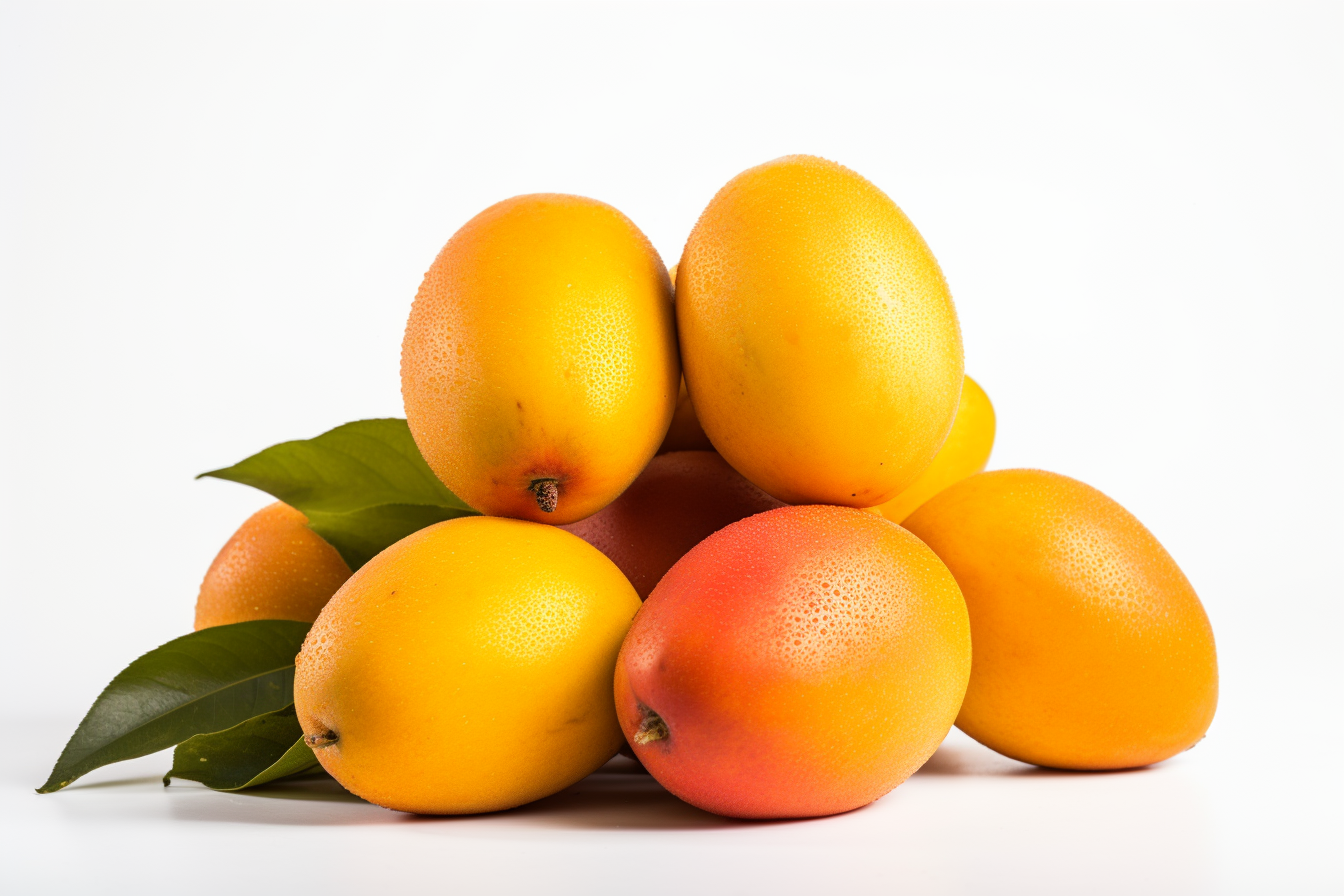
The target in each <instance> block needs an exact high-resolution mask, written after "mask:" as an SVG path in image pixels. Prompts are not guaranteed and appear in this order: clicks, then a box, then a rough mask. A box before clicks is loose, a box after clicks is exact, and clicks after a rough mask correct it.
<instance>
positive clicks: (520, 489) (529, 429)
mask: <svg viewBox="0 0 1344 896" xmlns="http://www.w3.org/2000/svg"><path fill="white" fill-rule="evenodd" d="M680 375H681V370H680V362H679V360H678V357H677V335H676V327H675V322H674V320H673V310H672V285H671V282H670V281H669V280H668V276H667V269H666V268H664V267H663V263H662V260H661V259H659V257H658V253H657V252H655V251H654V249H653V246H652V244H650V243H649V241H648V239H647V238H646V237H645V236H644V234H643V233H641V232H640V230H639V228H637V227H636V226H635V225H634V224H633V223H632V222H631V221H630V219H629V218H627V217H626V216H625V215H623V214H621V213H620V212H619V211H617V210H616V209H614V208H612V207H611V206H609V205H606V204H604V203H601V202H598V201H596V200H594V199H585V198H583V197H581V196H563V195H556V194H538V195H532V196H518V197H515V198H513V199H508V200H505V201H504V202H500V203H498V204H496V205H493V206H491V207H490V208H488V209H486V210H485V211H483V212H481V213H480V214H479V215H477V216H476V217H474V218H472V219H471V220H470V221H468V222H467V223H466V224H465V225H463V226H462V229H460V230H459V231H457V233H455V234H453V236H452V238H451V239H450V240H448V243H447V245H445V246H444V247H443V250H442V251H441V252H440V253H439V255H438V257H437V258H436V259H435V260H434V264H433V265H431V266H430V269H429V272H428V273H426V274H425V279H424V282H423V283H422V284H421V285H420V291H419V293H417V295H416V297H415V303H414V304H413V305H412V307H411V314H410V318H409V319H408V320H407V322H406V335H405V337H404V339H403V341H402V346H401V393H402V398H403V400H404V402H405V406H406V422H407V423H408V424H409V425H410V428H411V435H413V436H414V437H415V443H416V445H417V446H419V448H420V452H421V454H423V455H424V458H425V461H426V462H428V464H429V466H430V469H432V470H433V471H434V473H435V474H436V475H437V476H438V477H439V478H440V479H442V480H443V482H444V484H445V485H447V486H448V487H449V488H450V489H452V491H453V493H454V494H456V495H457V496H458V497H459V498H461V499H462V500H463V501H465V502H467V504H468V505H470V506H471V507H473V508H475V509H476V510H479V511H481V512H482V513H485V514H490V515H492V516H511V517H518V518H522V519H530V520H535V521H537V522H544V523H572V522H574V521H575V520H580V519H583V518H584V517H585V516H588V515H589V514H592V513H596V512H597V511H598V510H601V509H602V508H603V507H605V506H606V505H607V504H609V503H611V501H612V500H613V499H614V498H615V497H616V496H617V495H619V494H620V493H621V492H623V491H624V490H625V489H626V487H627V486H629V485H630V483H631V482H633V481H634V479H635V477H636V476H638V475H639V473H640V471H641V470H643V469H644V467H645V465H646V464H647V463H648V462H649V459H650V458H652V457H653V455H654V453H655V452H656V451H657V450H658V446H659V445H660V444H661V443H662V441H663V436H664V435H666V433H667V428H668V424H669V422H670V421H671V419H672V412H673V409H674V407H675V405H676V399H677V383H678V382H679V378H680Z"/></svg>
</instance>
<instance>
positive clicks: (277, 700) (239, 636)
mask: <svg viewBox="0 0 1344 896" xmlns="http://www.w3.org/2000/svg"><path fill="white" fill-rule="evenodd" d="M310 627H311V626H310V625H309V624H308V623H306V622H291V621H289V620H280V619H263V620H257V621H253V622H238V623H234V624H233V625H221V626H216V627H214V628H207V629H202V630H201V631H199V632H192V633H191V634H189V635H184V636H183V637H181V638H176V639H174V640H172V641H169V642H168V643H167V644H164V645H163V646H162V647H158V648H155V649H154V650H151V651H150V652H149V653H147V654H145V655H144V656H142V657H140V658H139V659H138V660H136V661H135V662H133V663H131V664H130V665H129V666H127V667H126V668H125V669H124V670H122V672H121V673H120V674H119V675H117V677H116V678H114V679H112V683H111V684H109V685H108V686H107V687H106V688H105V689H104V690H103V692H102V694H100V695H99V696H98V699H97V700H95V701H94V703H93V707H92V708H91V709H90V710H89V712H88V714H87V715H85V716H84V721H82V722H80V723H79V727H78V728H77V729H75V733H74V735H73V736H71V738H70V742H69V743H67V744H66V745H65V749H64V750H63V751H62V752H61V758H60V759H58V760H56V767H55V768H53V769H52V770H51V777H50V778H48V779H47V783H45V784H43V785H42V786H41V787H40V788H38V791H37V792H38V793H51V792H53V791H56V790H60V789H61V788H62V787H64V786H66V785H67V784H69V783H70V782H71V781H74V780H75V779H76V778H78V777H80V776H81V775H85V774H88V773H89V772H91V771H93V770H94V769H96V768H99V767H100V766H104V765H108V764H110V763H113V762H120V761H121V760H123V759H134V758H135V757H137V756H146V755H148V754H150V753H157V752H158V751H159V750H163V749H166V748H168V747H171V746H174V745H175V744H180V743H182V741H184V740H186V739H187V738H189V737H193V736H195V735H197V734H209V733H211V732H214V731H223V730H224V729H226V728H232V727H233V726H234V725H237V724H238V723H239V722H244V721H246V720H248V719H250V718H252V717H253V716H256V715H260V714H261V713H265V712H272V711H274V710H277V709H283V708H284V707H285V706H287V705H289V704H290V703H293V702H294V658H295V656H296V655H297V654H298V652H299V648H300V647H301V646H303V638H304V635H306V634H307V633H308V629H309V628H310Z"/></svg>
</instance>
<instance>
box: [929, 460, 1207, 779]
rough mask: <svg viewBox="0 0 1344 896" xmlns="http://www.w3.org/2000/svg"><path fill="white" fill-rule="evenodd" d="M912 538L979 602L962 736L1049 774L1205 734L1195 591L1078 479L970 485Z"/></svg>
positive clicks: (1125, 764) (1118, 511)
mask: <svg viewBox="0 0 1344 896" xmlns="http://www.w3.org/2000/svg"><path fill="white" fill-rule="evenodd" d="M905 527H906V528H907V529H909V530H910V531H911V532H913V533H914V534H915V535H917V536H918V537H919V538H921V539H922V540H923V541H924V542H925V543H926V544H927V545H928V546H929V547H931V548H932V549H933V550H934V552H935V553H936V554H937V555H938V556H939V557H941V558H942V559H943V562H944V563H946V564H947V566H948V568H949V569H950V570H952V574H953V575H954V576H955V577H956V579H957V582H958V583H959V584H960V585H961V590H962V593H963V594H964V595H965V596H966V606H967V609H968V610H969V612H970V617H971V640H972V643H973V644H974V645H975V659H974V663H973V664H972V667H971V682H970V685H969V687H968V688H967V691H966V701H965V703H964V704H963V705H962V708H961V714H960V715H959V716H958V717H957V726H958V727H960V728H961V729H962V730H963V731H965V732H966V733H967V734H969V735H970V736H971V737H973V738H975V739H976V740H978V741H980V742H981V743H983V744H985V745H986V746H988V747H990V748H992V749H994V750H997V751H999V752H1000V753H1003V754H1004V755H1006V756H1011V757H1013V758H1014V759H1020V760H1022V761H1023V762H1032V763H1035V764H1037V765H1044V766H1051V767H1054V768H1067V769H1114V768H1131V767H1136V766H1142V765H1148V764H1150V763H1153V762H1160V761H1161V760H1163V759H1166V758H1168V757H1169V756H1173V755H1175V754H1176V753H1179V752H1181V751H1182V750H1186V749H1189V748H1190V747H1191V746H1193V745H1194V744H1195V743H1196V742H1198V741H1199V740H1200V738H1202V737H1203V736H1204V732H1205V731H1206V730H1207V729H1208V727H1209V723H1210V722H1211V721H1212V719H1213V713H1214V709H1215V708H1216V706H1217V704H1218V660H1217V655H1216V652H1215V650H1214V643H1213V630H1212V628H1211V627H1210V626H1209V619H1208V616H1206V615H1205V613H1204V607H1203V606H1202V605H1201V604H1200V601H1199V598H1198V597H1197V596H1196V594H1195V591H1194V589H1193V588H1192V587H1191V586H1190V582H1189V581H1188V580H1187V579H1186V577H1185V575H1184V574H1183V573H1182V572H1181V570H1180V568H1179V567H1178V566H1177V565H1176V562H1175V561H1174V560H1172V559H1171V556H1170V555H1169V554H1168V553H1167V552H1166V550H1165V549H1163V547H1162V545H1160V544H1159V543H1158V541H1157V539H1156V538H1154V537H1153V536H1152V534H1151V533H1150V532H1149V531H1148V530H1147V529H1145V528H1144V527H1143V524H1142V523H1140V522H1139V521H1138V520H1137V519H1135V518H1134V517H1133V516H1132V515H1131V514H1130V513H1129V512H1128V511H1126V510H1125V509H1124V508H1123V507H1121V506H1120V505H1119V504H1117V503H1116V502H1115V501H1112V500H1111V499H1110V498H1108V497H1106V496H1105V495H1103V494H1102V493H1101V492H1099V491H1097V490H1096V489H1094V488H1092V487H1091V486H1088V485H1084V484H1083V483H1081V482H1078V481H1077V480H1074V479H1070V478H1068V477H1067V476H1060V475H1058V474H1055V473H1045V472H1042V471H1040V470H1001V471H996V472H993V473H981V474H980V475H978V476H972V477H971V478H969V479H966V480H963V481H961V482H959V483H957V484H956V485H954V486H952V487H951V488H948V489H946V490H945V491H943V492H941V493H939V494H938V495H937V496H936V497H934V498H933V499H932V500H930V501H929V502H928V503H926V504H924V505H923V506H922V507H920V508H919V509H918V510H916V511H915V512H914V513H913V514H911V516H910V517H909V519H907V520H906V521H905Z"/></svg>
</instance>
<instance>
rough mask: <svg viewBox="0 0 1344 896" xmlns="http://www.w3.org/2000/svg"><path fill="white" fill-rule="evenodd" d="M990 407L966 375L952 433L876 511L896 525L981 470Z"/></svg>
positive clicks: (989, 445) (989, 441)
mask: <svg viewBox="0 0 1344 896" xmlns="http://www.w3.org/2000/svg"><path fill="white" fill-rule="evenodd" d="M994 426H995V420H994V405H992V404H991V403H990V401H989V396H988V395H986V394H985V390H984V389H982V388H980V384H979V383H977V382H976V381H975V380H973V379H971V378H970V377H969V376H968V377H966V378H965V380H964V382H963V384H962V387H961V400H960V401H958V402H957V415H956V417H955V418H954V419H953V421H952V431H951V432H949V433H948V434H947V439H946V440H945V441H944V442H943V446H942V447H941V448H939V449H938V454H937V455H936V456H935V457H934V458H933V463H931V464H929V465H928V467H926V468H925V469H924V472H923V473H920V474H919V478H918V479H916V480H915V481H914V482H912V483H910V485H908V486H906V487H905V489H903V490H902V491H901V493H900V494H899V495H897V496H896V497H894V498H892V499H891V500H890V501H888V502H887V503H885V504H880V505H878V507H877V512H878V513H880V514H882V516H884V517H886V518H887V519H889V520H891V521H892V522H893V523H900V522H903V521H904V520H905V518H906V517H908V516H909V515H910V514H911V513H913V512H914V511H915V508H917V507H918V506H919V505H921V504H923V503H924V502H925V501H927V500H929V499H930V498H932V497H933V496H934V495H936V494H938V493H939V492H940V491H942V490H943V489H945V488H947V487H948V486H949V485H952V484H953V483H954V482H960V481H961V480H963V479H965V478H967V477H968V476H974V475H975V474H976V473H979V472H982V471H983V470H984V469H985V464H987V463H989V453H990V451H991V450H992V449H993V448H994Z"/></svg>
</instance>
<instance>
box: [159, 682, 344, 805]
mask: <svg viewBox="0 0 1344 896" xmlns="http://www.w3.org/2000/svg"><path fill="white" fill-rule="evenodd" d="M317 768H320V765H319V763H318V761H317V756H315V755H313V751H312V749H311V748H310V747H309V746H308V745H307V744H305V743H304V742H303V729H302V728H300V727H299V718H298V715H297V714H296V713H295V712H294V705H293V704H292V703H291V704H290V705H289V706H286V707H285V708H284V709H277V710H276V711H275V712H268V713H266V714H264V715H260V716H255V717H253V718H251V719H248V720H247V721H246V722H242V723H240V724H237V725H234V726H233V727H232V728H229V729H227V730H225V731H220V732H217V733H215V734H198V735H196V736H195V737H193V738H191V739H190V740H187V741H184V742H182V743H180V744H178V745H177V749H176V750H174V751H173V767H172V769H171V770H170V771H169V772H168V774H166V775H164V776H163V783H164V786H165V787H166V786H167V785H168V781H169V779H171V778H185V779H187V780H189V781H199V782H200V783H202V784H204V785H205V786H206V787H209V788H211V789H213V790H243V789H245V788H248V787H256V786H257V785H259V784H268V783H270V782H271V781H278V780H280V779H281V778H288V777H290V776H291V775H301V774H304V773H305V772H311V771H313V770H314V769H317Z"/></svg>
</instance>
